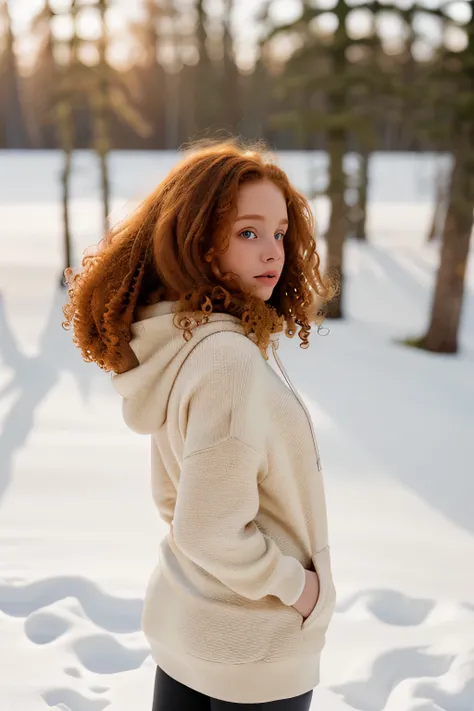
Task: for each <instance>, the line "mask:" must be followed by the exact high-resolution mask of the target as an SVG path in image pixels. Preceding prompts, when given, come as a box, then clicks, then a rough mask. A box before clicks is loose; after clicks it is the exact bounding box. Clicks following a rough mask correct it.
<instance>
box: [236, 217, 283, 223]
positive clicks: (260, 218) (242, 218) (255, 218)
mask: <svg viewBox="0 0 474 711" xmlns="http://www.w3.org/2000/svg"><path fill="white" fill-rule="evenodd" d="M240 220H261V221H263V220H265V218H264V217H263V215H241V216H240V217H238V218H237V219H236V222H239V221H240ZM282 224H286V225H288V224H289V223H288V220H287V218H286V217H284V218H283V219H282V220H280V225H282Z"/></svg>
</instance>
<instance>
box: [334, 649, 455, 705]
mask: <svg viewBox="0 0 474 711" xmlns="http://www.w3.org/2000/svg"><path fill="white" fill-rule="evenodd" d="M453 660H454V657H453V656H449V655H444V656H443V655H438V656H435V655H432V654H427V653H426V651H424V649H423V648H416V647H413V648H405V649H395V650H392V651H390V652H386V653H384V654H381V655H380V656H379V657H378V658H376V659H375V661H374V663H373V665H372V668H371V670H370V674H369V678H367V679H366V680H364V681H356V682H350V683H347V684H342V685H341V686H337V687H332V691H334V692H335V693H337V694H340V695H342V696H343V698H344V701H345V702H347V703H348V704H350V705H351V706H353V707H354V708H355V709H360V711H381V709H384V708H385V706H386V704H387V701H388V698H389V696H390V694H391V693H392V691H393V690H394V689H395V688H396V687H397V686H398V685H399V684H400V683H401V682H403V681H404V680H405V679H416V678H418V677H439V676H442V675H443V674H445V673H446V672H447V671H448V669H449V667H450V666H451V664H452V662H453ZM448 708H449V707H448Z"/></svg>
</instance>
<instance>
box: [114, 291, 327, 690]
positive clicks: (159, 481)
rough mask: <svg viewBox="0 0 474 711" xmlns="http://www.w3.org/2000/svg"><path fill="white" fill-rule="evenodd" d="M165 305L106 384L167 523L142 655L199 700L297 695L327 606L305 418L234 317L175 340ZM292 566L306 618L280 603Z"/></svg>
mask: <svg viewBox="0 0 474 711" xmlns="http://www.w3.org/2000/svg"><path fill="white" fill-rule="evenodd" d="M172 311H173V304H172V303H171V302H165V303H160V304H156V305H154V306H149V307H146V308H144V309H142V310H141V313H140V314H139V320H138V321H137V322H135V323H134V324H133V325H132V340H131V343H130V345H131V348H132V350H133V351H134V353H135V354H136V356H137V359H138V362H139V365H138V366H137V367H136V368H134V369H132V370H130V371H128V372H126V373H122V374H120V375H115V376H113V383H114V385H115V387H116V389H117V391H118V392H119V393H120V394H121V395H122V397H123V414H124V418H125V422H126V423H127V425H128V426H129V427H130V428H131V429H132V430H134V431H135V432H138V433H142V434H147V435H150V436H151V467H152V472H151V476H152V493H153V497H154V501H155V503H156V505H157V507H158V510H159V513H160V515H161V517H162V519H163V520H164V521H165V522H166V523H167V524H168V526H169V529H168V532H167V535H166V536H165V537H164V539H163V540H162V541H161V545H160V548H159V550H160V555H159V561H157V566H156V569H155V571H154V572H153V574H152V576H151V579H150V582H149V584H148V587H147V591H146V595H145V602H144V608H143V615H142V626H143V631H144V633H145V636H146V638H147V640H148V642H149V644H150V647H151V650H152V655H153V659H154V661H155V662H156V663H157V664H158V665H159V666H160V667H161V668H162V669H163V670H164V671H165V672H166V673H167V674H168V675H169V676H171V677H173V678H174V679H176V680H177V681H179V682H181V683H183V684H185V685H186V686H189V687H191V688H192V689H195V690H197V691H199V692H201V693H203V694H206V695H208V696H211V697H213V698H217V699H221V700H223V701H230V702H233V703H242V704H243V703H264V702H268V701H275V700H277V699H285V698H291V697H294V696H299V695H300V694H304V693H306V692H307V691H309V690H311V689H313V688H314V687H315V686H316V685H317V684H318V682H319V661H320V654H321V650H322V648H323V646H324V640H325V633H326V629H327V627H328V624H329V621H330V618H331V616H332V612H333V609H334V603H335V590H334V585H333V581H332V577H331V565H330V554H329V546H328V533H327V520H326V505H325V496H324V488H323V481H322V473H321V465H320V458H319V453H318V447H317V443H316V439H315V435H314V431H313V428H312V424H311V419H310V416H309V414H308V412H307V410H306V408H305V406H304V404H303V402H302V400H301V398H300V397H299V396H298V394H297V392H296V391H295V390H294V388H293V386H292V385H291V382H290V381H289V379H288V376H287V374H286V372H285V371H284V369H283V368H282V366H281V363H280V361H279V359H278V356H277V354H276V353H275V357H276V361H277V363H278V364H279V366H280V368H281V374H282V377H279V375H278V374H277V373H276V372H275V371H274V370H273V368H272V367H271V366H270V365H269V364H268V362H267V361H266V360H265V359H264V358H263V357H262V355H261V353H260V350H259V348H258V347H257V346H256V344H255V343H254V342H253V341H252V340H251V338H248V337H247V336H246V335H245V333H244V331H243V328H242V326H241V324H240V321H239V320H238V319H237V318H235V317H233V316H231V315H228V314H213V315H211V317H210V319H209V321H208V323H205V324H201V325H199V326H197V327H196V328H194V329H193V331H192V334H193V335H192V338H191V339H190V340H188V341H186V340H185V339H184V338H183V331H182V330H180V329H178V328H177V327H176V326H175V324H174V322H173V317H174V314H173V313H172ZM273 345H275V344H273ZM285 381H286V382H285ZM305 568H306V569H313V570H316V572H317V574H318V576H319V582H320V593H319V599H318V602H317V604H316V607H315V608H314V610H313V612H312V613H311V615H310V616H309V617H308V618H307V619H306V620H304V619H303V617H302V616H301V615H300V614H299V612H297V610H295V609H294V608H293V607H292V605H293V604H294V603H295V602H296V601H297V600H298V598H299V596H300V595H301V593H302V591H303V587H304V584H305V573H304V570H305Z"/></svg>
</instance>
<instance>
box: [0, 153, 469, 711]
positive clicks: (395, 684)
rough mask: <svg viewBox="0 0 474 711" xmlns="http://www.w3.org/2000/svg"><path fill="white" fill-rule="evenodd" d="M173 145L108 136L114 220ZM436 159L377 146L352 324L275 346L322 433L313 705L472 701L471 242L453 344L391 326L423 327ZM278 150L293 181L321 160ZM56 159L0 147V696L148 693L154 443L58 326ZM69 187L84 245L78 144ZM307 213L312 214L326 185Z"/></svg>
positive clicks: (28, 709)
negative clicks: (141, 147) (325, 606)
mask: <svg viewBox="0 0 474 711" xmlns="http://www.w3.org/2000/svg"><path fill="white" fill-rule="evenodd" d="M175 160H176V156H175V154H172V153H169V154H152V153H150V154H144V153H143V154H134V153H117V154H114V155H113V156H112V160H111V174H112V180H113V196H114V200H113V209H114V216H115V217H116V218H118V217H120V215H121V214H123V213H124V212H126V210H128V209H130V207H132V206H133V204H135V203H136V201H137V200H138V199H139V198H140V197H142V196H143V195H144V194H145V193H146V191H148V190H149V189H151V188H152V187H153V186H154V184H155V183H156V182H157V181H158V180H159V179H160V178H161V177H163V176H164V175H165V174H166V172H167V171H168V169H169V168H170V167H171V166H172V165H173V164H174V162H175ZM351 160H352V159H351V157H349V158H348V167H349V169H350V166H351V162H350V161H351ZM436 161H437V159H436V158H435V157H434V156H429V155H427V156H413V155H397V156H387V155H383V154H381V155H377V156H375V158H374V160H373V163H372V166H371V173H372V181H373V182H372V189H371V196H370V197H371V206H370V214H369V238H370V242H369V244H367V245H360V244H355V243H350V244H349V245H348V247H347V316H348V318H347V321H346V322H344V323H333V322H331V323H329V324H328V325H329V327H330V329H331V332H330V335H329V336H327V337H318V336H316V335H315V336H314V338H313V339H312V346H311V348H310V350H309V351H303V350H301V349H299V348H298V345H297V342H296V341H284V342H282V344H281V347H280V350H279V354H280V355H281V357H282V359H283V361H284V363H285V365H286V366H287V369H288V371H289V373H290V376H292V378H293V380H294V383H295V385H296V386H297V387H298V388H299V389H300V391H301V393H302V394H303V396H304V398H305V400H306V402H307V404H308V407H309V409H310V412H311V415H312V417H313V419H314V424H315V429H316V432H317V435H318V438H319V443H320V448H321V454H322V460H323V465H324V470H325V482H326V491H327V499H328V510H329V524H330V538H331V546H332V554H333V562H334V576H335V580H336V584H337V588H338V605H337V610H336V614H335V616H334V620H333V623H332V624H331V627H330V630H329V634H328V639H327V646H326V649H325V652H324V656H323V665H322V684H321V686H320V687H319V688H318V689H316V690H315V693H314V701H313V706H312V708H313V709H314V711H317V710H318V709H324V711H350V710H352V709H360V711H473V709H474V566H473V564H472V563H473V561H474V516H473V501H474V485H473V481H474V476H473V474H474V467H473V461H474V437H473V433H474V378H473V373H474V369H473V365H474V260H473V259H472V255H471V259H470V262H469V265H468V270H467V284H466V296H465V308H464V312H463V319H462V325H461V346H462V349H461V353H460V354H459V355H458V356H455V357H452V356H435V355H432V354H427V353H424V352H421V351H418V350H414V349H409V348H405V347H403V346H402V345H400V344H399V341H400V340H401V339H403V338H405V337H407V336H416V335H420V334H421V333H422V332H423V330H424V328H425V327H426V325H427V323H428V316H429V308H430V303H431V295H432V288H433V283H434V277H435V273H436V268H437V264H438V258H439V257H438V255H439V245H437V244H432V245H427V244H425V235H426V233H427V230H428V226H429V221H430V216H431V209H432V198H433V176H434V170H435V165H436ZM282 164H283V166H284V167H287V168H288V171H289V174H290V177H291V178H292V180H294V181H295V183H296V184H297V185H298V187H299V188H300V189H301V190H305V191H306V190H308V188H309V184H308V182H309V180H310V178H311V176H313V178H314V177H318V176H319V175H323V170H324V157H322V156H320V155H315V156H314V157H312V158H311V160H310V159H309V158H308V157H307V156H306V157H305V156H303V155H300V154H294V153H293V154H286V155H285V156H283V157H282ZM60 168H61V159H60V156H59V154H56V153H42V152H36V153H3V154H0V184H1V185H2V201H1V203H0V225H1V227H0V230H1V232H0V292H1V294H2V296H1V298H0V423H1V424H0V639H1V645H0V669H1V670H2V671H1V680H0V709H1V710H2V711H17V710H18V711H36V710H37V709H38V710H41V709H47V708H48V707H49V708H51V707H52V708H57V709H62V711H66V710H69V711H101V710H102V709H105V708H107V709H110V710H112V711H129V709H131V708H133V709H134V710H136V711H146V710H147V709H150V708H151V698H152V691H153V674H154V667H153V663H152V660H151V658H150V656H149V654H148V648H147V644H146V640H145V639H144V637H143V635H142V633H141V631H140V614H141V606H142V599H143V594H144V589H145V585H146V583H147V581H148V577H149V575H150V574H151V571H152V568H153V566H154V565H155V561H156V555H157V548H158V545H159V541H160V538H161V537H162V536H163V535H164V533H165V527H164V525H163V524H162V523H161V522H160V520H159V518H158V515H157V514H156V513H155V509H154V507H153V503H152V500H151V495H150V490H149V473H148V442H147V439H146V438H141V437H138V436H136V435H133V434H132V433H131V432H129V431H128V430H127V429H126V427H125V425H124V424H123V422H122V419H121V411H120V400H119V398H118V396H117V395H116V393H115V392H114V391H113V389H112V387H111V384H110V377H109V376H107V375H105V374H104V373H102V372H101V371H100V370H99V369H98V368H96V367H94V366H92V365H86V364H84V363H83V362H82V361H81V359H80V356H79V353H78V352H77V351H76V350H75V349H74V347H73V346H72V344H71V337H70V335H69V334H67V333H65V332H64V331H63V330H62V329H61V326H60V324H61V320H62V316H61V304H62V302H63V300H64V294H63V293H61V292H60V291H59V290H58V288H57V284H58V281H59V274H60V268H61V232H60V216H61V207H60V202H59V197H60V193H59V184H58V175H59V171H60ZM322 182H324V181H322ZM73 195H74V202H73V209H72V217H73V227H74V239H75V254H76V259H77V258H78V257H79V255H80V253H81V251H82V249H84V248H85V247H86V246H87V245H90V244H92V243H94V242H96V241H97V239H98V238H99V237H100V215H101V213H100V204H99V202H98V198H97V196H98V179H97V171H96V166H95V165H94V161H93V158H92V156H91V155H90V154H88V153H86V152H85V153H78V155H77V158H76V161H75V172H74V181H73ZM315 210H316V216H317V221H318V224H319V226H320V228H324V225H325V222H326V221H327V214H328V206H327V202H326V201H325V200H324V199H322V198H321V199H318V200H317V201H316V203H315ZM322 251H323V253H324V245H322ZM163 614H166V611H164V613H163Z"/></svg>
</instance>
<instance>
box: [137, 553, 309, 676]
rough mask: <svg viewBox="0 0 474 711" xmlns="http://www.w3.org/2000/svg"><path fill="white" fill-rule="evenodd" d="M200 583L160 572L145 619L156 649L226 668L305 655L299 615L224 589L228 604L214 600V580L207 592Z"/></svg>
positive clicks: (153, 583) (273, 600) (151, 585)
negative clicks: (157, 647) (208, 592)
mask: <svg viewBox="0 0 474 711" xmlns="http://www.w3.org/2000/svg"><path fill="white" fill-rule="evenodd" d="M197 574H198V571H196V575H197ZM194 582H195V583H198V585H197V586H195V585H194V584H192V583H191V582H190V581H189V580H184V578H182V577H181V576H180V575H179V574H178V569H176V572H175V575H174V576H173V575H172V574H170V571H169V570H168V569H166V566H160V567H159V568H157V569H156V570H155V572H154V574H153V576H152V579H151V581H150V583H149V585H148V589H147V594H146V596H145V604H144V610H143V615H142V628H143V631H144V633H145V636H146V637H147V639H148V642H149V644H150V646H151V648H152V649H153V647H155V646H160V647H163V646H164V647H168V648H169V649H172V650H174V652H175V653H176V654H183V655H186V654H188V655H191V656H193V657H198V658H199V659H204V660H207V661H210V662H220V663H223V664H245V663H249V662H256V661H262V660H265V661H279V660H280V659H285V658H288V657H291V656H293V655H296V654H299V653H300V651H301V648H302V635H301V631H300V627H299V622H298V618H299V617H300V615H299V613H298V612H296V610H294V609H293V608H291V607H287V606H286V605H283V604H282V603H281V602H280V601H279V600H278V599H277V598H272V597H267V598H264V599H262V600H257V601H251V600H244V599H243V598H239V597H238V596H233V594H232V593H230V592H229V591H228V590H225V589H224V588H222V593H223V594H224V595H225V598H226V599H219V598H218V597H217V596H216V597H214V598H212V597H209V596H207V595H206V594H205V592H204V588H205V587H206V586H207V587H208V586H209V580H207V581H204V580H203V581H202V583H203V584H202V586H200V585H199V581H198V578H196V579H195V581H194ZM206 584H207V585H206ZM200 587H201V589H199V588H200Z"/></svg>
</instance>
